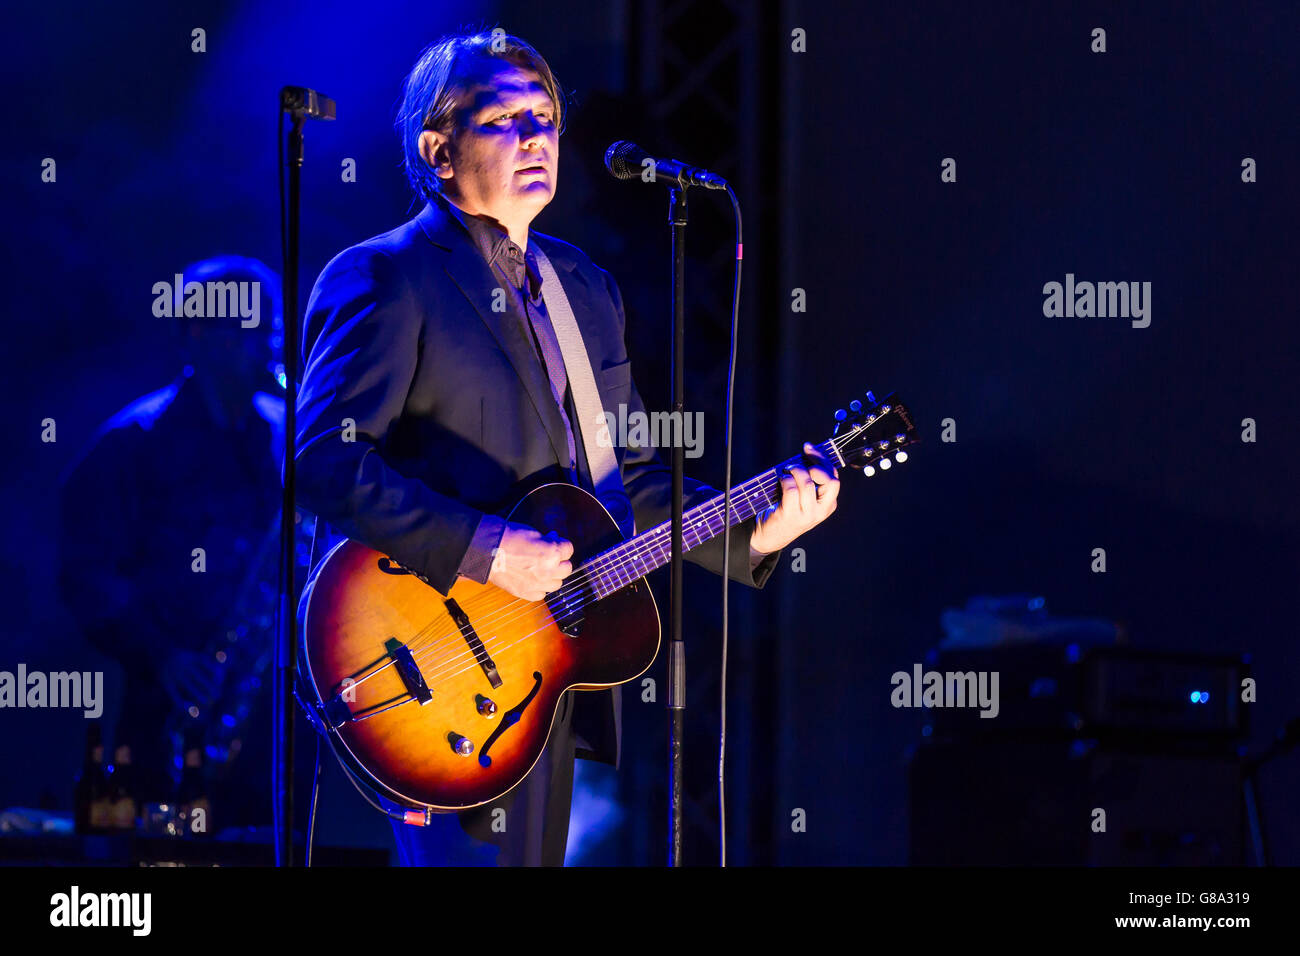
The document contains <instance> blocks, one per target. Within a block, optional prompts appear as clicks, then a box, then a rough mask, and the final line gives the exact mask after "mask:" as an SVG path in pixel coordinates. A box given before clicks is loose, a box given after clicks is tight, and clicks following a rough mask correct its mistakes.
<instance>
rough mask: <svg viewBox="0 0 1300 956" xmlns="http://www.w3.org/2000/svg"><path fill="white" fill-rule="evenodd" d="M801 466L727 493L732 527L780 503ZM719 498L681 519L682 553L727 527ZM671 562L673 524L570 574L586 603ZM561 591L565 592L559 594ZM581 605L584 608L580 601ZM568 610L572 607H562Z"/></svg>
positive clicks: (828, 452)
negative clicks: (784, 482)
mask: <svg viewBox="0 0 1300 956" xmlns="http://www.w3.org/2000/svg"><path fill="white" fill-rule="evenodd" d="M815 447H816V448H817V450H818V451H820V452H821V453H822V454H823V455H825V456H826V458H827V460H829V461H830V462H831V463H832V464H837V463H838V462H837V458H838V455H837V452H836V451H835V450H834V449H833V446H832V444H831V442H830V441H825V442H822V443H821V444H819V445H816V446H815ZM802 463H803V456H802V455H796V456H795V457H793V458H789V459H787V460H786V461H783V462H782V463H781V464H780V465H778V466H777V467H776V468H772V469H769V470H768V471H765V472H763V473H762V474H758V475H755V476H754V477H753V478H751V479H749V480H748V481H746V482H744V483H742V484H739V485H737V486H736V487H735V488H733V489H732V490H731V522H730V523H731V524H732V525H733V526H734V525H737V524H740V523H741V522H744V521H748V520H749V519H750V518H752V517H754V516H755V515H758V514H762V513H763V512H764V511H766V510H767V509H769V508H771V507H772V506H773V505H775V504H777V503H778V502H779V501H780V500H781V479H780V474H781V472H782V471H783V470H784V469H785V468H786V467H787V466H789V465H798V464H802ZM723 501H724V496H723V495H717V496H715V497H713V498H710V499H709V500H708V501H706V502H704V503H703V504H701V505H696V506H695V507H694V508H691V509H690V510H689V511H687V512H686V513H685V514H684V515H683V516H682V550H683V551H691V550H693V549H695V548H698V547H699V546H700V545H702V544H704V543H705V542H706V541H709V540H711V539H713V538H715V537H717V536H718V535H720V534H722V531H723V529H724V528H725V527H726V526H727V525H726V516H725V515H724V514H723V511H724V507H725V506H724V503H723ZM671 558H672V523H671V522H668V521H665V522H664V523H663V524H660V525H656V526H655V527H653V528H651V529H650V530H649V531H645V532H643V533H641V534H639V535H637V536H636V537H634V538H632V539H631V540H630V541H625V542H623V543H622V544H619V545H615V546H614V547H612V548H610V549H609V550H608V551H605V552H602V553H601V554H598V555H596V556H595V557H593V558H591V559H590V560H588V561H587V562H585V563H584V564H582V565H581V566H580V567H579V568H576V569H575V571H574V578H580V579H583V580H585V584H586V586H585V587H584V588H583V590H584V591H587V592H589V600H599V599H600V598H603V597H607V596H608V595H610V594H613V593H614V592H615V591H617V590H619V589H620V588H624V587H626V586H627V585H629V584H631V583H632V582H633V581H639V580H640V579H641V578H643V577H645V576H646V575H647V574H649V573H650V572H651V571H654V570H655V569H657V568H661V567H663V566H664V565H665V564H667V563H668V562H669V561H670V560H671ZM561 590H564V589H563V588H562V589H561ZM581 603H586V601H583V602H581ZM565 604H566V605H568V607H569V608H571V609H572V608H573V602H572V601H566V602H565Z"/></svg>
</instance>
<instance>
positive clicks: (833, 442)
mask: <svg viewBox="0 0 1300 956" xmlns="http://www.w3.org/2000/svg"><path fill="white" fill-rule="evenodd" d="M856 434H857V430H855V431H852V432H848V433H846V434H845V435H844V436H836V437H832V438H830V439H827V440H826V441H825V442H822V443H820V444H819V445H817V446H814V447H817V448H818V449H819V450H821V451H822V452H823V453H824V452H825V451H826V450H829V449H833V450H834V451H835V453H836V457H837V458H839V459H840V461H843V460H844V459H843V455H842V454H841V447H840V441H844V442H845V443H846V444H847V441H848V440H849V439H850V438H852V437H854V436H855V435H856ZM798 460H799V457H798V456H796V457H794V458H791V459H788V460H787V462H785V463H783V464H787V463H789V462H793V461H798ZM778 467H780V466H778ZM776 472H777V469H775V468H774V469H770V470H769V471H766V472H762V473H761V474H759V475H756V476H755V477H753V478H751V479H749V481H746V482H745V483H744V484H742V485H740V486H739V487H737V488H736V489H733V495H732V498H733V501H732V507H731V514H732V516H733V517H735V518H736V522H739V521H745V520H748V519H749V517H752V515H749V516H746V517H743V518H740V517H737V515H738V513H739V509H737V507H736V505H737V501H739V502H740V503H742V504H744V505H748V506H750V507H753V506H754V504H755V502H754V500H753V498H754V494H755V493H760V494H762V495H763V498H762V501H763V502H764V503H765V504H766V506H768V507H770V506H771V505H772V504H773V503H774V502H773V500H772V496H771V495H772V493H771V492H769V491H768V488H769V487H771V485H772V484H773V482H774V481H775V482H776V483H777V484H778V485H779V481H780V479H779V477H778V476H777V474H776ZM774 490H775V489H774ZM734 492H740V493H741V494H739V495H737V494H734ZM723 497H724V496H722V495H719V496H717V497H716V498H714V499H711V500H710V501H707V502H705V503H703V504H701V505H699V506H698V509H699V512H700V514H699V517H698V518H697V519H696V520H693V521H692V523H691V529H694V530H696V531H698V530H699V526H700V525H701V524H702V523H704V522H706V521H707V522H708V526H709V529H710V530H711V531H712V530H713V520H714V519H715V518H721V517H723V514H722V509H723V507H724V504H723V500H722V499H723ZM778 500H779V499H778ZM693 510H694V509H693ZM757 513H759V512H758V509H756V510H755V511H754V514H757ZM666 527H667V525H664V524H661V525H658V526H656V527H655V528H653V529H651V530H650V531H649V532H647V533H646V535H645V539H644V541H643V543H642V544H641V545H639V546H638V547H636V548H634V549H633V550H631V551H628V552H625V553H622V554H620V553H619V549H620V548H621V547H623V545H616V546H615V547H614V548H612V549H610V550H609V551H607V552H606V553H605V554H603V555H598V556H597V557H596V558H593V559H592V560H591V561H590V562H588V564H586V565H583V566H582V567H581V568H580V569H579V572H578V574H576V575H574V576H573V577H572V578H571V579H570V581H568V582H566V583H565V585H564V586H562V587H561V588H558V589H557V590H556V591H555V592H553V593H552V594H551V595H548V597H551V598H554V597H559V596H563V597H564V598H566V599H567V598H568V597H570V596H572V595H574V594H575V593H579V595H580V596H585V595H581V592H582V591H583V589H584V588H585V587H586V586H587V585H588V584H590V583H591V576H592V575H593V574H595V575H596V576H597V578H598V579H599V580H598V583H605V582H604V578H605V577H607V576H608V574H609V573H610V572H611V571H612V570H614V569H621V568H626V567H628V566H630V565H631V564H632V562H633V561H636V560H637V559H638V558H640V557H642V556H644V555H646V554H649V553H650V552H652V551H658V552H661V550H662V545H661V544H660V543H659V541H658V540H657V539H662V531H663V529H664V528H666ZM717 533H718V532H716V531H714V533H713V534H712V535H710V538H712V537H714V536H716V534H717ZM706 540H708V539H706ZM626 543H627V542H625V543H624V544H626ZM703 543H704V541H698V542H697V543H696V544H695V545H692V546H691V547H692V549H693V548H694V547H698V546H699V545H701V544H703ZM651 570H655V568H651V569H648V570H646V569H642V570H641V571H640V573H639V574H636V575H635V576H633V577H631V578H629V579H628V580H627V581H620V580H619V576H618V575H617V574H615V575H614V577H613V581H612V582H609V583H613V584H615V587H614V588H613V590H611V591H609V592H608V593H607V594H605V595H601V596H600V597H597V598H596V600H600V599H602V598H603V597H606V596H608V595H609V594H613V593H615V592H616V591H618V590H621V589H622V588H623V587H626V586H627V585H628V584H631V583H633V582H634V581H638V580H640V579H641V578H643V577H645V575H647V574H649V573H650V571H651ZM625 573H626V572H625ZM490 599H491V596H490V595H488V596H484V597H483V598H482V599H475V600H472V601H470V602H467V604H466V606H465V607H466V609H468V608H471V607H473V608H475V609H478V608H481V607H482V605H483V604H486V603H490ZM539 603H541V602H533V601H524V600H522V599H516V600H515V601H512V602H510V603H509V604H506V605H503V606H502V607H501V608H500V609H499V610H498V611H497V613H496V614H495V615H493V616H491V617H489V618H485V619H484V620H483V621H480V622H477V623H478V626H479V627H488V626H495V627H502V626H505V625H506V624H510V623H514V622H515V621H518V620H520V619H522V618H525V617H527V616H528V614H529V613H530V612H531V611H532V609H533V608H535V607H536V606H537V605H538V604H539ZM589 603H592V602H591V601H590V600H588V601H584V602H582V603H580V604H578V605H577V607H576V608H574V609H577V610H580V609H581V608H583V607H585V606H586V605H587V604H589ZM519 605H523V607H522V608H520V612H519V613H516V614H515V615H514V616H513V617H511V618H510V619H509V620H507V621H501V620H500V618H501V617H502V616H503V615H505V614H507V613H509V612H510V611H511V610H512V609H513V608H515V607H516V606H519ZM574 609H566V610H574ZM547 612H548V620H547V623H546V624H544V625H542V627H541V628H539V629H537V630H534V631H531V632H529V633H528V634H526V635H523V637H521V638H519V639H518V640H516V641H515V642H513V643H511V644H509V645H506V646H505V647H501V648H498V649H497V650H496V651H495V652H490V653H489V657H490V656H492V653H495V655H498V656H499V655H500V654H502V653H504V652H505V651H507V650H509V649H510V648H512V647H514V646H515V645H516V644H518V643H519V641H520V640H525V639H527V638H529V637H532V636H533V635H534V634H537V633H540V632H541V631H544V630H548V629H549V628H550V627H551V626H553V625H554V624H555V623H556V622H555V620H554V616H553V614H552V613H551V609H550V608H549V607H548V608H547ZM582 620H584V619H583V618H579V619H578V620H577V621H575V622H574V623H575V624H579V623H581V622H582ZM439 623H440V620H434V621H431V622H430V623H429V624H428V625H426V626H425V627H424V628H422V629H421V630H420V631H418V632H417V633H416V635H415V636H414V637H413V638H412V639H411V641H410V642H408V645H407V646H408V648H410V649H412V650H414V649H415V648H416V647H417V645H418V646H419V650H420V654H419V658H420V659H423V661H425V662H428V661H429V660H430V655H431V654H433V653H436V652H437V651H438V650H441V649H443V648H444V647H446V646H448V645H449V644H450V645H451V646H453V647H455V646H457V645H458V643H459V642H458V640H457V639H458V638H459V639H463V635H462V634H461V632H460V631H459V629H457V630H455V631H451V632H448V633H446V634H444V635H441V636H439V637H437V638H433V639H432V640H433V641H434V642H435V643H434V644H433V646H429V642H428V640H424V641H421V640H420V639H421V637H422V636H423V635H425V634H426V633H427V632H429V631H431V630H432V629H433V628H435V627H436V626H437V625H438V624H439ZM484 651H485V652H487V651H488V648H487V644H486V642H484ZM412 656H413V659H415V658H416V655H415V654H413V655H412ZM460 662H467V663H466V665H465V667H464V668H462V670H460V671H457V672H456V673H463V672H464V670H467V669H472V668H473V667H475V666H477V665H479V664H480V663H481V662H480V660H479V656H478V654H476V653H475V652H474V651H473V650H472V649H470V648H469V647H468V646H464V647H461V648H460V649H459V650H458V652H457V653H454V654H452V655H451V656H450V657H444V658H442V659H439V660H435V661H433V662H432V663H431V664H429V666H430V667H431V668H433V669H434V671H435V673H436V675H437V676H436V677H434V676H433V675H431V677H430V679H431V680H432V679H447V678H448V675H447V674H446V673H445V671H444V670H443V669H444V668H446V667H447V666H453V667H454V666H456V664H458V663H460ZM389 663H390V664H391V662H389ZM417 663H419V660H417ZM387 666H389V665H387V664H386V665H384V667H381V668H378V669H377V670H376V671H373V672H371V673H370V674H368V675H366V676H365V677H363V678H361V680H359V681H357V682H356V683H358V684H359V683H361V682H362V681H364V680H366V679H368V678H369V677H372V676H375V675H376V674H378V673H379V672H380V671H382V670H385V669H387ZM451 676H455V675H451Z"/></svg>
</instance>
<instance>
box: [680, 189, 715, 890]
mask: <svg viewBox="0 0 1300 956" xmlns="http://www.w3.org/2000/svg"><path fill="white" fill-rule="evenodd" d="M687 219H688V217H687V205H686V187H685V186H681V187H671V188H670V189H669V190H668V222H669V224H670V225H671V227H672V260H673V293H672V295H673V360H672V380H673V398H672V403H673V406H672V415H673V416H675V417H676V418H677V420H678V421H679V422H681V423H683V425H682V427H685V421H686V225H687ZM670 420H671V418H670ZM685 469H686V459H685V449H684V448H683V442H681V441H675V442H673V455H672V499H673V500H672V550H671V552H670V560H669V591H668V594H669V598H668V604H669V609H670V613H669V624H668V627H669V642H668V865H669V866H681V865H682V785H683V779H682V771H683V764H682V745H683V742H684V741H685V736H686V733H685V731H686V645H685V644H684V643H683V642H682V551H683V548H682V508H683V506H682V478H683V475H684V472H685ZM722 573H723V575H724V576H725V575H726V573H727V569H726V568H723V570H722Z"/></svg>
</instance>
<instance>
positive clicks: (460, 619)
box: [445, 598, 501, 688]
mask: <svg viewBox="0 0 1300 956" xmlns="http://www.w3.org/2000/svg"><path fill="white" fill-rule="evenodd" d="M445 604H446V606H447V613H448V614H450V615H451V619H452V620H453V621H455V622H456V626H457V627H458V628H460V636H461V637H463V638H465V643H466V644H468V645H469V649H470V652H471V653H472V654H473V655H474V660H476V661H478V666H479V667H481V668H483V673H484V674H486V675H487V679H488V683H489V684H491V685H492V686H493V688H496V687H500V686H501V675H500V674H498V673H497V665H496V663H495V662H494V661H493V660H492V658H490V657H489V656H488V652H487V648H486V647H484V646H483V642H482V641H481V640H480V639H479V636H478V634H477V633H475V631H474V625H473V624H471V623H470V622H469V615H468V614H466V613H465V612H464V611H462V610H461V608H460V605H459V604H457V603H456V602H455V601H453V600H452V599H451V598H448V599H447V600H446V602H445Z"/></svg>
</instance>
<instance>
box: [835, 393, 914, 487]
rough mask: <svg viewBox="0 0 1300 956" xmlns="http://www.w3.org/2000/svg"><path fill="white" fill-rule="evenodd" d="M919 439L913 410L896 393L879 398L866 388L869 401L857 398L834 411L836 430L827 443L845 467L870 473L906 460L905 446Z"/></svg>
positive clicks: (869, 474)
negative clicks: (861, 400) (878, 399)
mask: <svg viewBox="0 0 1300 956" xmlns="http://www.w3.org/2000/svg"><path fill="white" fill-rule="evenodd" d="M920 440H921V439H920V438H919V437H918V436H917V434H916V425H915V424H914V423H913V422H912V415H911V413H910V412H909V411H908V410H907V408H906V407H905V406H904V405H903V403H902V402H900V401H899V400H898V396H897V395H896V394H894V393H890V394H889V395H887V396H885V398H884V399H883V400H881V401H879V402H877V401H876V396H875V395H874V394H872V393H871V392H867V402H866V404H863V403H862V402H860V401H857V400H856V399H855V400H854V401H852V402H849V407H848V408H847V409H845V408H841V409H840V410H839V411H837V412H836V413H835V431H834V433H833V434H832V436H831V438H830V440H829V442H828V444H829V445H831V446H832V447H833V452H832V455H831V457H832V458H835V457H837V456H838V461H839V462H842V463H843V465H844V466H845V467H846V468H861V469H862V471H863V473H864V474H866V475H867V476H871V475H874V474H875V473H876V472H877V471H878V470H879V471H888V470H889V469H890V468H892V467H893V465H894V462H898V463H899V464H902V463H903V462H905V461H907V452H906V451H904V449H905V448H907V446H908V445H914V444H916V443H917V442H918V441H920Z"/></svg>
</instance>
